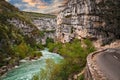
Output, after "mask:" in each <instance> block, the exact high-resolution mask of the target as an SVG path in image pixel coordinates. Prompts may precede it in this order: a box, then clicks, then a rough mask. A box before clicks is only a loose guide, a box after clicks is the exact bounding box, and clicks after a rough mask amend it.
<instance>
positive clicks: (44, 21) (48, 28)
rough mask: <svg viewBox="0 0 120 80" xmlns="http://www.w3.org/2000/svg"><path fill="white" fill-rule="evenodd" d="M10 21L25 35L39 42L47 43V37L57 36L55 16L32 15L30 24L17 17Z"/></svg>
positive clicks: (9, 20) (53, 37)
mask: <svg viewBox="0 0 120 80" xmlns="http://www.w3.org/2000/svg"><path fill="white" fill-rule="evenodd" d="M8 22H10V23H11V24H13V25H14V26H15V27H16V28H18V29H19V30H20V32H21V33H22V34H23V35H25V36H28V37H29V38H33V39H35V40H36V42H37V43H42V44H46V39H47V38H51V39H55V36H56V26H57V24H56V19H55V18H41V17H37V18H36V17H34V18H33V17H32V21H31V23H30V24H29V23H26V22H25V21H21V20H20V19H17V18H16V19H15V18H12V19H8ZM31 24H33V25H31ZM36 33H37V34H36Z"/></svg>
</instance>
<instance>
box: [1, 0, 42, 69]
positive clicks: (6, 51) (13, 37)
mask: <svg viewBox="0 0 120 80" xmlns="http://www.w3.org/2000/svg"><path fill="white" fill-rule="evenodd" d="M12 18H15V19H19V20H21V21H23V22H25V23H26V24H28V25H29V26H30V27H34V29H35V30H36V31H34V32H35V33H31V34H33V35H39V33H40V31H39V30H38V29H37V28H36V27H35V26H34V25H33V24H32V23H31V22H30V20H28V19H27V18H26V17H25V16H24V15H23V14H22V12H20V11H19V10H18V9H17V8H15V7H14V6H12V5H11V4H9V3H8V2H6V1H4V0H1V1H0V58H1V59H0V67H2V66H4V65H10V66H14V65H16V64H18V63H19V60H20V59H23V58H25V57H27V56H29V57H35V56H41V53H39V54H38V53H36V52H35V50H37V48H39V49H40V48H41V47H40V46H41V45H40V46H39V44H36V42H34V41H35V40H34V38H29V37H28V36H25V35H23V34H22V33H21V31H20V29H18V28H17V27H16V26H14V25H13V24H10V23H9V22H8V19H12Z"/></svg>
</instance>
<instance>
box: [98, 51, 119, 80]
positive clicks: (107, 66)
mask: <svg viewBox="0 0 120 80" xmlns="http://www.w3.org/2000/svg"><path fill="white" fill-rule="evenodd" d="M96 62H97V65H98V67H99V68H100V69H101V70H102V71H103V73H104V74H105V76H107V77H108V78H109V80H120V49H108V50H106V51H104V52H102V53H101V54H99V55H97V56H96Z"/></svg>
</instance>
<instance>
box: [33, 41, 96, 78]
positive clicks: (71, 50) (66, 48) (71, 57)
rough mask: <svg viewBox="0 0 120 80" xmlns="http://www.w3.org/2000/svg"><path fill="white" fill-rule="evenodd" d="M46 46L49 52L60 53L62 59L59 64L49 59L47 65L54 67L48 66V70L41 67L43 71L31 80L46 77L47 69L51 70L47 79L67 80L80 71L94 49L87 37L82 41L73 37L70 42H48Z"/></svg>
mask: <svg viewBox="0 0 120 80" xmlns="http://www.w3.org/2000/svg"><path fill="white" fill-rule="evenodd" d="M83 45H84V46H83ZM47 47H48V48H49V50H50V51H51V52H56V53H59V54H60V55H62V56H63V57H64V60H63V61H62V62H61V64H56V63H54V62H52V61H51V60H49V61H50V63H48V64H47V66H54V68H53V67H51V68H48V69H49V70H44V69H43V72H41V73H40V74H37V75H35V76H34V78H33V80H39V78H40V79H41V78H42V79H43V80H44V79H46V77H45V76H44V75H47V74H48V71H51V76H49V77H50V78H49V80H67V79H68V78H73V75H74V74H77V73H79V72H81V71H82V70H83V68H84V67H85V65H86V57H87V55H88V54H89V53H91V52H93V51H95V48H94V46H93V45H92V42H91V41H90V40H88V39H85V40H83V41H80V40H78V39H74V40H73V41H72V42H70V43H65V44H63V43H60V42H56V43H52V42H49V43H48V44H47ZM43 74H44V75H43ZM42 75H43V76H42ZM82 78H83V77H82Z"/></svg>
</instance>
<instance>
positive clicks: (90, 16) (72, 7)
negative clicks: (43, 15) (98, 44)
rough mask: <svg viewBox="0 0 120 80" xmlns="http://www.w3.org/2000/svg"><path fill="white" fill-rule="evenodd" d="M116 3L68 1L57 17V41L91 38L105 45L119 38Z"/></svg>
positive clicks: (100, 0) (105, 1) (109, 0)
mask: <svg viewBox="0 0 120 80" xmlns="http://www.w3.org/2000/svg"><path fill="white" fill-rule="evenodd" d="M117 3H119V1H118V0H116V1H113V0H69V1H68V3H67V5H66V8H65V9H64V10H63V11H61V12H60V13H59V14H58V16H57V25H58V26H57V29H56V30H57V39H58V40H60V41H61V42H63V43H65V42H69V41H70V40H71V39H73V38H78V39H82V38H91V39H100V40H101V41H102V42H103V41H105V43H107V42H108V41H109V40H111V39H113V38H116V37H119V38H120V32H119V31H120V28H118V26H119V23H117V22H118V20H117V19H116V17H118V16H119V14H118V12H119V6H118V4H117ZM115 7H116V9H115ZM112 12H116V13H112ZM111 35H112V36H111Z"/></svg>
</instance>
